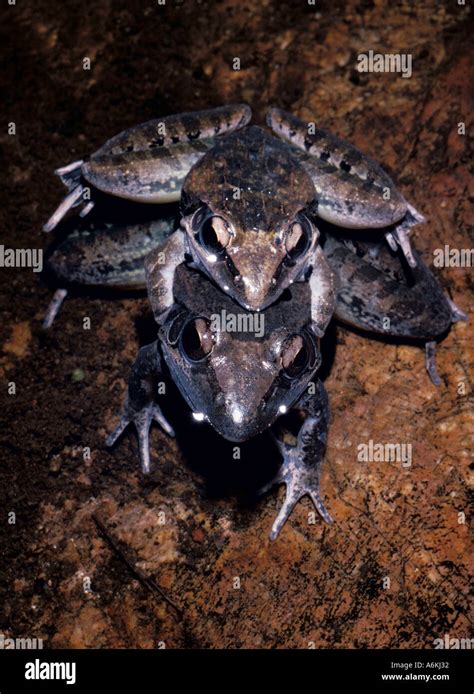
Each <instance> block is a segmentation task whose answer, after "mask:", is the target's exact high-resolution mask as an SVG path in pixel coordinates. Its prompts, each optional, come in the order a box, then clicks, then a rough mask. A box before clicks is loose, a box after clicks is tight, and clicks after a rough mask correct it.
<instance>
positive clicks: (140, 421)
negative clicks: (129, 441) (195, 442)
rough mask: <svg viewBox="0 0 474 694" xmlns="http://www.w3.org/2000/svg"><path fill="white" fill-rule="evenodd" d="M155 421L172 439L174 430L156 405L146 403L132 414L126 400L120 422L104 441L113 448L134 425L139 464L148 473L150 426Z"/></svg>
mask: <svg viewBox="0 0 474 694" xmlns="http://www.w3.org/2000/svg"><path fill="white" fill-rule="evenodd" d="M153 421H155V422H157V424H159V425H160V426H161V428H162V429H163V431H164V432H165V433H167V434H168V436H172V437H174V435H175V434H174V430H173V428H172V426H171V425H170V423H169V422H168V421H167V420H166V419H165V417H164V415H163V413H162V411H161V409H160V406H159V405H157V404H156V403H148V404H147V405H145V406H144V407H143V408H142V409H141V410H139V411H138V412H136V411H135V412H134V411H133V409H132V408H131V407H130V404H129V401H128V398H127V400H126V402H125V406H124V410H123V414H122V417H121V419H120V422H119V423H118V425H117V426H116V428H115V429H114V431H113V432H112V433H111V434H109V436H108V437H107V440H106V445H107V446H113V445H114V443H115V442H116V441H117V439H118V438H119V436H121V434H122V433H123V432H124V431H125V429H126V428H127V426H128V425H129V424H132V423H133V424H134V425H135V428H136V430H137V435H138V447H139V450H140V462H141V466H142V470H143V472H144V473H148V472H150V443H149V442H150V426H151V423H152V422H153Z"/></svg>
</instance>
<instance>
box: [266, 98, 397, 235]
mask: <svg viewBox="0 0 474 694" xmlns="http://www.w3.org/2000/svg"><path fill="white" fill-rule="evenodd" d="M267 124H268V125H269V127H270V128H271V129H272V130H273V131H274V132H275V134H276V135H278V137H281V138H282V139H283V140H286V141H287V142H288V143H289V145H288V146H289V148H290V151H291V154H292V155H293V156H294V157H295V158H296V159H297V160H298V161H300V163H301V164H302V165H303V167H304V168H305V169H306V171H307V173H308V174H309V176H310V177H311V179H312V181H313V184H314V187H315V190H316V196H317V200H318V216H319V217H321V219H323V220H325V221H327V222H330V223H331V224H335V225H336V226H340V227H345V228H347V229H382V228H384V227H389V226H392V225H393V224H395V223H396V222H399V221H400V220H401V219H403V217H404V216H405V214H406V211H407V202H406V200H405V198H404V197H403V195H401V193H400V192H399V191H398V189H397V187H396V185H395V183H394V182H393V181H392V179H391V178H390V176H389V175H388V174H387V173H386V172H385V171H384V170H383V169H382V167H381V166H379V164H377V162H375V161H374V160H373V159H371V158H370V157H368V156H367V155H365V154H363V153H362V152H360V151H359V150H358V149H357V148H356V147H354V146H353V145H351V144H350V143H349V142H346V141H345V140H342V139H341V138H339V137H336V136H335V135H333V134H332V133H330V132H328V131H327V130H323V129H322V128H319V127H317V126H316V124H315V123H311V122H306V123H305V122H304V121H301V120H300V119H299V118H297V117H296V116H294V115H292V114H291V113H286V112H285V111H282V110H280V109H277V108H273V109H271V110H270V111H269V112H268V114H267Z"/></svg>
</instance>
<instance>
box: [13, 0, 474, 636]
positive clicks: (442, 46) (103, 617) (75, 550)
mask: <svg viewBox="0 0 474 694" xmlns="http://www.w3.org/2000/svg"><path fill="white" fill-rule="evenodd" d="M470 36H472V24H471V23H470V21H469V17H468V10H467V8H465V7H463V6H459V5H457V4H456V2H441V3H440V2H437V1H434V0H433V2H418V3H396V2H389V1H386V2H384V1H382V0H381V1H379V2H371V1H366V2H355V1H349V2H318V3H317V7H316V8H315V7H312V6H309V5H308V4H307V3H306V2H303V1H301V2H287V1H283V2H276V1H275V2H270V1H266V2H255V1H251V0H224V1H223V2H219V3H217V2H201V3H198V2H197V1H191V0H185V1H184V2H181V3H173V2H171V1H170V0H169V1H168V2H167V3H166V5H165V6H159V5H158V4H157V3H156V2H152V1H151V0H150V1H149V2H134V3H129V2H123V1H120V0H109V1H107V0H100V1H96V2H90V3H89V2H78V1H74V0H66V1H63V2H61V3H59V2H58V3H52V2H46V1H45V0H39V1H36V2H32V1H31V0H30V1H27V0H18V2H17V4H16V5H14V6H8V5H7V4H6V2H4V3H3V6H2V12H1V19H0V46H1V49H0V50H1V53H2V63H1V64H2V68H1V86H2V99H1V103H2V106H3V108H2V112H3V113H2V115H3V117H2V123H3V125H2V126H1V133H2V134H1V135H0V140H1V145H2V161H1V168H0V172H1V176H2V187H1V191H2V204H1V206H0V230H1V232H0V233H1V243H3V244H5V245H6V246H9V247H20V248H31V247H43V248H44V247H46V246H47V244H48V243H49V240H50V239H49V238H48V237H47V236H46V235H45V234H43V233H41V226H42V224H43V223H44V221H45V220H46V219H47V218H48V216H49V215H50V213H51V212H52V210H53V209H54V208H55V206H56V205H57V203H58V202H59V200H60V198H61V196H62V194H63V189H62V187H61V184H60V182H59V181H58V179H57V178H56V177H55V176H54V175H53V170H54V169H55V168H56V167H57V166H60V165H64V164H66V163H68V162H70V161H73V160H74V159H77V158H80V157H81V156H83V155H85V154H87V153H90V152H92V151H94V150H95V149H96V148H97V147H98V146H99V145H101V144H102V143H103V142H104V141H105V140H106V139H107V138H109V137H110V136H112V135H113V134H115V133H117V132H119V131H120V130H122V129H123V128H126V127H128V126H130V125H133V124H136V123H139V122H142V121H145V120H148V119H150V118H156V117H158V116H160V115H166V114H168V113H177V112H180V111H186V110H193V109H198V108H207V107H211V106H217V105H221V104H224V103H229V102H233V101H246V102H247V103H249V104H250V105H251V106H252V108H253V110H254V113H255V120H256V121H257V122H262V121H263V118H264V114H265V111H266V109H267V108H268V107H269V106H271V105H278V106H280V107H283V108H286V109H288V110H291V111H294V112H295V113H297V114H298V115H300V116H301V117H304V118H308V119H309V118H311V119H315V120H316V122H317V123H318V124H320V125H322V126H323V127H324V126H326V127H329V128H331V129H332V130H333V131H334V132H336V133H338V134H339V135H341V136H344V137H347V138H348V139H350V140H351V141H352V142H353V143H354V144H356V145H357V146H359V147H360V148H361V149H362V150H363V151H365V152H367V153H368V154H371V155H372V156H373V157H374V158H376V159H377V160H379V161H380V162H382V163H383V164H384V166H385V168H386V169H387V170H388V171H389V173H391V174H392V175H393V177H394V178H395V180H397V181H398V183H399V185H400V188H401V190H402V192H403V193H404V194H405V195H406V197H407V198H408V199H409V200H410V201H411V202H412V203H413V204H415V206H416V207H417V208H419V209H420V210H421V211H422V212H423V213H424V214H425V215H426V216H427V217H428V219H429V222H428V224H427V225H426V226H424V227H420V228H418V229H417V230H416V232H415V234H414V243H415V245H416V247H417V248H418V249H419V250H421V251H422V252H423V254H424V256H425V258H426V259H427V261H428V263H431V259H432V251H433V250H434V249H435V248H439V247H443V246H444V244H445V243H447V244H450V245H451V246H452V247H455V248H465V247H469V245H470V244H472V232H471V229H472V227H471V226H470V224H472V210H471V209H470V208H469V188H470V192H471V195H472V178H470V177H469V172H468V168H467V148H468V139H469V136H468V135H466V136H465V137H462V136H459V135H458V133H457V124H458V122H459V121H465V122H466V130H467V132H468V133H469V129H470V124H469V118H470V113H471V110H472V109H471V104H470V102H469V90H468V76H469V72H470V71H471V75H472V66H471V64H470V58H469V37H470ZM370 49H373V50H375V51H380V52H382V53H390V52H408V53H411V54H412V56H413V76H412V77H411V79H402V77H401V76H400V75H396V74H360V73H358V72H357V71H356V69H355V68H356V65H357V62H356V61H357V55H358V54H359V53H361V52H367V51H368V50H370ZM85 57H88V58H90V59H91V62H92V67H91V70H90V71H84V70H83V67H82V66H83V59H84V58H85ZM234 57H239V58H240V60H241V70H240V71H234V70H233V69H232V60H233V58H234ZM12 121H13V122H15V123H16V128H17V134H16V136H9V135H7V134H6V131H7V127H6V124H7V123H9V122H12ZM437 274H438V277H439V279H440V281H441V283H442V284H443V285H444V286H445V287H446V289H448V290H449V292H450V293H451V295H452V296H453V298H454V299H455V300H456V302H457V303H458V304H459V305H460V307H461V308H462V309H463V310H465V311H467V310H468V309H469V307H470V306H469V304H470V302H471V303H472V292H471V291H470V290H471V289H472V269H469V268H467V269H457V268H449V269H442V270H439V271H437ZM0 286H1V297H2V300H1V309H2V319H1V324H0V341H1V342H0V344H1V345H2V349H3V356H2V357H1V361H0V374H1V377H2V388H1V407H0V419H1V433H0V451H1V453H0V456H1V458H0V484H1V489H0V523H1V526H0V527H1V533H0V557H1V565H0V631H1V632H2V633H3V634H4V635H5V636H10V637H42V638H43V639H44V640H45V646H53V647H73V648H74V647H94V648H95V647H144V648H149V647H156V646H157V644H158V642H161V641H164V642H165V643H166V646H167V647H177V648H180V647H200V648H208V647H212V648H223V647H229V648H236V647H237V648H238V647H250V648H252V647H283V646H286V647H290V648H306V647H307V646H308V644H309V643H312V644H314V645H315V646H316V647H317V648H318V647H356V648H357V647H373V648H380V647H387V646H391V647H394V648H405V647H418V648H431V647H432V646H433V639H435V638H439V637H443V635H444V634H445V633H449V635H450V636H451V637H452V638H456V637H457V638H467V637H468V636H469V633H468V627H469V621H468V602H467V587H468V576H469V562H468V556H467V550H466V543H467V525H466V524H462V523H459V522H458V518H459V517H458V514H459V513H460V512H465V513H466V515H467V502H466V489H467V484H468V475H469V467H468V465H469V462H470V460H471V458H470V446H472V438H470V437H471V432H472V423H470V420H469V409H468V397H469V395H470V393H471V380H470V376H469V365H470V364H469V362H471V366H472V348H470V343H471V344H472V328H471V325H470V324H457V325H456V326H455V327H454V329H453V330H452V331H451V333H450V335H449V336H448V337H447V338H446V340H445V341H444V342H443V343H442V344H441V346H440V348H439V355H438V365H439V371H440V373H441V376H442V378H443V384H442V386H441V387H440V388H438V389H436V388H435V387H434V386H432V385H431V383H430V382H429V380H428V377H427V376H426V373H425V371H424V360H423V353H422V351H421V350H420V349H418V348H417V347H413V346H410V347H402V346H397V345H387V344H384V343H382V342H375V341H370V340H366V339H363V338H362V337H360V336H357V335H354V334H351V333H349V332H348V331H346V330H344V329H342V328H337V330H336V329H335V328H334V330H333V332H332V333H331V336H332V338H333V340H335V341H337V343H338V344H337V352H336V356H335V360H334V363H333V365H332V368H331V371H330V374H329V377H328V379H327V381H326V385H327V387H328V391H329V395H330V398H331V402H332V411H333V422H332V428H331V432H330V437H329V446H328V454H327V463H326V467H325V470H324V474H323V477H322V492H323V497H324V499H325V501H326V504H327V506H328V508H329V510H330V512H331V514H332V515H333V517H334V518H335V520H336V523H335V525H334V526H332V527H331V528H329V527H326V526H324V525H323V524H322V523H321V522H319V521H317V522H316V524H315V525H309V524H308V512H309V511H310V510H311V509H310V505H309V502H308V501H305V502H303V503H301V504H300V505H299V506H298V508H297V509H296V511H295V512H294V513H293V515H292V517H291V519H290V522H289V523H288V524H287V525H286V527H285V528H284V530H283V532H282V534H281V537H280V538H279V540H278V541H277V542H276V543H274V544H270V543H269V541H268V539H267V535H268V531H269V529H270V526H271V523H272V520H273V518H274V516H275V513H276V510H277V507H278V506H279V504H280V503H281V500H282V490H280V492H279V493H278V492H277V491H276V490H275V492H274V493H272V494H270V495H269V496H267V497H266V498H265V499H264V500H262V501H260V502H259V503H251V502H250V501H249V500H248V494H247V492H248V488H249V487H250V486H251V484H250V482H249V480H251V481H252V482H256V481H258V478H259V476H260V475H264V471H265V468H266V467H268V466H271V465H272V464H273V463H274V454H273V452H272V451H271V449H270V447H269V445H268V442H266V443H265V442H264V443H262V442H260V443H258V442H257V444H249V446H248V447H247V448H245V449H243V451H244V454H243V457H242V460H241V461H234V460H232V458H231V456H230V454H229V450H230V449H229V448H228V447H227V448H226V446H225V445H224V444H219V443H218V442H217V441H216V440H215V438H214V439H213V438H212V437H211V438H208V437H207V435H203V433H202V431H200V430H199V428H198V427H197V425H192V424H190V423H189V421H188V419H187V417H188V415H187V414H186V413H185V412H184V411H183V412H181V411H179V412H178V411H176V412H175V413H174V415H175V416H176V418H177V419H178V420H179V419H180V418H181V419H182V420H183V425H182V428H181V429H180V432H182V433H181V435H180V436H178V440H177V441H170V440H169V439H167V437H166V436H165V435H164V434H163V433H162V432H161V431H159V430H158V429H157V428H156V429H155V430H154V432H153V435H152V442H153V453H152V460H153V464H154V472H153V475H152V476H151V477H150V479H148V480H144V479H143V478H142V476H141V474H140V472H139V469H138V464H137V452H136V441H135V438H134V437H133V436H132V435H131V434H126V435H125V437H124V438H123V439H122V440H121V442H120V445H118V446H117V447H116V448H115V449H114V450H113V451H111V452H109V451H107V450H106V449H105V446H104V440H105V436H106V433H107V432H109V431H110V430H111V429H112V427H113V426H114V425H115V423H116V415H117V414H118V411H119V409H120V407H121V404H122V401H123V398H124V395H125V388H126V379H127V376H128V370H129V367H130V364H131V362H132V360H133V358H134V355H135V353H136V350H137V347H138V345H139V344H141V343H143V342H146V341H147V339H148V340H150V339H152V338H151V337H150V334H151V332H152V326H153V324H152V321H151V320H150V311H149V308H148V303H147V300H146V299H145V298H141V299H138V300H137V299H134V298H131V297H127V298H123V297H120V298H118V299H117V300H112V299H110V298H109V297H105V296H100V295H99V296H97V295H96V296H93V297H90V296H89V297H88V296H87V295H85V294H84V295H83V296H79V297H76V298H73V299H71V300H70V301H67V302H66V304H65V306H64V307H63V310H62V312H61V314H60V316H59V318H58V320H57V323H56V324H55V325H54V326H53V328H52V329H51V330H50V331H49V332H48V333H45V332H44V331H43V330H42V328H41V320H42V317H43V315H44V311H45V309H46V307H47V305H48V302H49V299H50V297H51V294H52V291H51V288H50V287H48V286H47V285H46V284H45V283H44V282H43V281H42V280H41V278H40V277H39V276H38V275H37V274H33V273H32V272H31V271H30V270H27V269H25V270H15V269H6V268H4V269H1V271H0ZM84 316H89V317H90V318H91V321H92V329H91V330H89V331H85V330H83V328H82V325H83V323H82V321H83V317H84ZM471 375H472V372H471ZM11 381H14V382H15V383H16V388H17V392H16V395H14V396H8V395H7V394H6V393H7V385H6V384H7V383H8V382H11ZM460 383H463V384H464V386H465V387H464V393H465V394H463V393H460V390H463V389H462V387H461V388H460V385H459V384H460ZM175 402H176V403H177V405H176V407H175V405H172V407H171V409H173V408H175V409H176V410H178V409H179V410H180V409H181V408H180V407H179V401H175ZM172 414H173V413H172ZM186 427H187V428H186ZM369 438H372V439H373V440H374V441H376V442H412V444H413V452H414V461H413V466H412V467H411V468H408V469H403V468H401V467H400V465H398V464H396V463H359V462H357V445H358V443H360V442H365V441H367V440H368V439H369ZM210 441H212V443H210ZM194 442H196V444H195V446H194V445H193V444H194ZM254 445H256V446H257V449H255V448H254V447H253V446H254ZM83 446H89V447H91V450H92V459H91V460H86V461H84V460H83V456H82V448H83ZM193 449H194V453H193ZM196 450H197V451H198V458H199V460H200V461H201V463H199V462H197V460H196V455H195V451H196ZM256 450H257V451H258V455H256V453H255V451H256ZM265 452H268V456H266V455H265ZM203 461H204V462H203ZM272 461H273V463H272ZM9 511H14V512H15V513H16V525H9V524H8V522H7V514H8V512H9ZM161 511H164V512H165V514H166V518H167V522H166V524H165V525H160V524H159V513H160V512H161ZM93 514H97V515H98V516H100V518H102V520H103V521H104V523H105V524H106V526H107V528H108V531H109V532H110V535H111V536H112V537H113V538H115V540H116V541H117V542H118V543H120V549H121V551H122V552H125V554H126V556H127V557H129V559H130V561H131V563H132V564H134V565H135V566H136V567H138V569H139V570H140V571H141V572H142V574H143V575H144V576H147V577H151V578H152V579H154V581H155V582H156V583H157V584H159V585H160V586H161V588H162V589H163V590H164V591H165V592H166V594H167V595H168V597H169V598H170V599H172V600H173V601H174V602H175V603H177V604H178V606H179V608H180V610H181V613H179V615H178V614H177V613H176V611H175V610H173V608H172V607H170V606H169V604H167V603H166V602H165V601H163V600H162V598H161V597H160V595H159V594H158V593H157V592H156V591H154V590H153V589H148V588H147V586H146V584H145V583H144V582H143V580H139V579H138V578H137V576H136V575H134V574H133V572H132V571H131V570H130V568H129V567H127V566H126V564H125V563H124V562H123V561H122V560H121V559H120V557H119V555H118V553H117V552H116V551H114V550H113V549H111V547H110V546H109V545H108V544H107V543H106V542H105V540H104V538H103V537H102V536H101V534H100V533H99V531H98V529H97V527H96V525H95V524H94V522H93V520H92V515H93ZM236 576H237V577H239V578H240V581H241V588H240V590H235V589H234V588H233V580H234V577H236ZM85 577H89V578H90V581H91V591H90V592H84V589H83V587H84V578H85ZM384 577H389V578H390V588H389V589H384V588H383V579H384Z"/></svg>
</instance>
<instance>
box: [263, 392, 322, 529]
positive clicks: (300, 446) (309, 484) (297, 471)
mask: <svg viewBox="0 0 474 694" xmlns="http://www.w3.org/2000/svg"><path fill="white" fill-rule="evenodd" d="M295 407H296V408H301V409H303V410H306V411H307V413H308V416H307V418H306V420H305V421H304V423H303V425H302V427H301V429H300V431H299V433H298V442H297V444H296V446H290V445H288V444H286V443H284V442H282V441H280V440H279V439H277V438H275V442H276V444H277V446H278V448H279V450H280V453H281V455H282V457H283V463H282V466H281V468H280V470H279V472H278V473H277V475H276V477H275V478H274V479H273V480H272V481H271V482H270V483H269V484H267V485H266V486H265V487H264V488H263V489H262V490H261V491H262V492H264V491H267V490H268V489H270V488H271V487H272V486H273V485H274V484H278V483H283V484H285V485H286V497H285V501H284V503H283V506H282V507H281V509H280V512H279V513H278V516H277V518H276V519H275V522H274V523H273V526H272V529H271V532H270V539H271V540H275V539H276V538H277V537H278V535H279V533H280V530H281V529H282V527H283V525H284V524H285V523H286V521H287V520H288V517H289V516H290V514H291V512H292V510H293V509H294V507H295V506H296V504H297V503H298V501H299V500H300V499H301V498H302V497H303V496H305V495H308V496H309V497H310V499H311V501H312V502H313V504H314V506H315V508H316V510H317V511H318V513H319V514H320V515H321V517H322V518H323V520H325V521H326V523H332V522H333V520H332V518H331V516H330V514H329V512H328V511H327V510H326V507H325V506H324V503H323V501H322V499H321V496H320V492H319V476H320V468H321V464H322V461H323V455H324V450H325V447H326V438H327V430H328V424H329V403H328V397H327V393H326V390H325V389H324V386H323V385H322V383H321V382H320V381H317V392H316V394H314V395H309V394H305V395H304V396H303V397H302V398H301V400H300V401H299V402H298V403H296V405H295Z"/></svg>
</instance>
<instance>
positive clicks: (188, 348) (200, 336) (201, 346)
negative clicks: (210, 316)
mask: <svg viewBox="0 0 474 694" xmlns="http://www.w3.org/2000/svg"><path fill="white" fill-rule="evenodd" d="M180 346H181V351H182V353H183V354H184V356H185V357H186V358H187V359H188V360H189V361H192V362H198V361H202V360H203V359H205V358H206V357H208V356H209V354H210V353H211V352H212V349H213V347H214V336H213V334H212V330H211V325H210V323H209V321H207V320H206V319H205V318H193V319H191V320H190V321H188V322H187V323H186V325H185V326H184V327H183V330H182V332H181V339H180Z"/></svg>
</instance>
